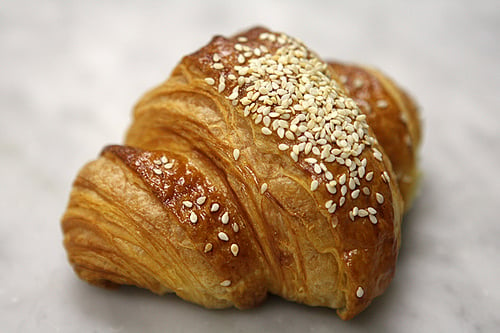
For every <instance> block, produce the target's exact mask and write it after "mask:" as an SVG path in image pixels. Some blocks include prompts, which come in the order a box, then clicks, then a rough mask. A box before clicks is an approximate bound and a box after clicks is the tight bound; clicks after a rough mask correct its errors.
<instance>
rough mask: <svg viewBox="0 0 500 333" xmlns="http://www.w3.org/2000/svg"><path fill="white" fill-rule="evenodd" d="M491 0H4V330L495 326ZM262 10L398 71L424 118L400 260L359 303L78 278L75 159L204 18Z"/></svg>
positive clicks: (225, 18) (257, 16) (111, 135)
mask: <svg viewBox="0 0 500 333" xmlns="http://www.w3.org/2000/svg"><path fill="white" fill-rule="evenodd" d="M499 8H500V7H499V6H498V2H497V1H479V0H478V1H412V2H403V1H401V2H395V1H394V2H391V1H378V2H375V1H368V0H367V1H343V2H335V1H314V0H309V1H303V2H299V1H289V2H285V1H275V2H268V1H260V0H254V1H249V2H245V3H243V2H241V3H240V2H236V1H235V2H231V1H211V2H208V1H207V2H200V3H197V2H189V1H182V2H181V1H140V2H139V1H136V2H133V1H62V0H61V1H2V4H1V5H0V50H1V51H0V64H1V65H0V161H1V163H0V195H1V200H0V210H1V212H2V214H1V219H2V223H1V224H0V331H2V332H138V331H151V332H154V331H157V332H160V331H161V332H197V331H203V332H262V331H265V332H284V331H286V332H366V331H369V332H493V331H497V330H498V328H499V327H500V314H499V313H500V312H499V310H500V287H499V283H498V281H499V278H500V260H499V259H498V258H499V255H498V254H499V252H500V241H499V239H500V237H499V236H500V223H499V218H498V211H499V204H500V200H499V197H500V195H499V194H500V180H499V179H500V178H499V177H498V174H497V172H498V170H499V164H500V134H499V133H500V132H499V131H500V127H499V124H500V112H499V107H500V100H499V96H500V94H499V93H498V91H499V89H500V82H499V81H500V77H499V73H498V70H499V65H500V52H499V51H500V49H499V47H500V44H499V42H498V37H499V33H500V10H499ZM255 24H262V25H266V26H268V27H270V28H272V29H274V30H278V31H285V32H288V33H289V34H291V35H294V36H297V37H299V38H301V39H302V40H304V41H305V42H306V43H307V44H308V45H309V46H310V47H311V48H313V49H314V50H316V51H317V52H318V53H319V54H321V55H322V56H323V57H336V58H338V59H343V60H346V59H347V60H352V61H356V62H364V63H368V64H374V65H376V66H377V67H379V68H382V69H383V70H384V71H385V72H386V73H389V74H390V75H391V76H393V77H395V78H397V80H398V81H399V82H400V83H402V84H403V85H404V86H405V87H406V88H407V89H408V90H409V91H410V92H411V93H412V94H413V95H414V96H416V97H417V99H418V101H419V104H420V105H421V108H422V114H423V118H424V121H425V133H424V144H423V147H422V152H421V156H422V157H421V160H422V161H421V162H422V163H421V164H422V169H423V172H424V178H423V183H422V188H421V196H420V197H419V198H418V200H417V202H416V204H415V206H414V208H413V210H412V211H411V212H410V213H409V214H408V215H407V216H406V218H405V221H404V226H403V243H402V248H401V254H400V257H399V262H398V268H397V274H396V277H395V279H394V281H393V283H392V285H391V286H390V288H389V289H388V290H387V292H386V293H385V294H384V295H383V296H382V297H379V298H377V299H376V300H375V301H374V302H373V304H372V306H371V307H369V308H368V309H367V310H366V311H365V312H363V313H362V314H361V315H359V316H358V317H357V318H356V319H354V320H352V321H349V322H343V321H341V320H339V319H338V318H337V317H336V315H335V314H334V312H333V311H332V310H328V309H324V308H311V307H306V306H302V305H297V304H293V303H289V302H286V301H283V300H280V299H278V298H276V297H270V299H269V301H268V302H266V303H265V304H264V305H263V306H262V307H260V308H257V309H254V310H249V311H237V310H234V309H229V310H223V311H209V310H205V309H202V308H200V307H198V306H196V305H193V304H189V303H186V302H184V301H182V300H180V299H178V298H177V297H175V296H172V295H170V296H165V297H158V296H154V295H152V294H150V293H148V292H146V291H142V290H138V289H136V288H130V287H128V288H123V289H121V290H119V291H113V292H112V291H106V290H101V289H98V288H95V287H91V286H89V285H87V284H85V283H83V282H81V281H80V280H78V279H77V278H76V276H75V275H74V274H73V272H72V270H71V268H70V266H69V265H68V263H67V261H66V255H65V253H64V250H63V247H62V234H61V230H60V226H59V220H60V217H61V215H62V213H63V211H64V209H65V205H66V203H67V198H68V193H69V189H70V185H71V182H72V180H73V177H74V176H75V174H76V172H77V170H78V169H79V168H80V166H82V165H83V163H85V162H86V161H88V160H90V159H93V158H94V157H95V156H96V155H97V154H98V152H99V151H100V149H101V147H103V146H104V145H105V144H108V143H117V142H120V141H121V140H122V137H123V133H124V131H125V129H126V127H127V126H128V124H129V122H130V114H131V108H132V106H133V104H134V103H135V101H136V100H137V99H138V97H139V96H140V95H141V94H142V93H143V92H144V91H145V90H146V89H148V88H150V87H151V86H153V85H155V84H156V83H158V82H160V81H162V80H163V79H164V78H166V76H167V75H168V74H169V72H170V70H171V69H172V68H173V66H174V65H175V64H176V62H177V61H178V60H179V59H180V57H181V56H182V55H184V54H186V53H188V52H191V51H194V50H196V49H197V48H198V47H200V46H201V45H204V44H205V43H206V42H208V40H209V39H210V38H211V36H212V35H214V34H226V35H229V34H232V33H234V32H236V31H239V30H241V29H243V28H246V27H249V26H252V25H255Z"/></svg>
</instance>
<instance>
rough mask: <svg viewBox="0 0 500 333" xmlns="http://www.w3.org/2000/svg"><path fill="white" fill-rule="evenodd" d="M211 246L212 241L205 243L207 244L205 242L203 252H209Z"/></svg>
mask: <svg viewBox="0 0 500 333" xmlns="http://www.w3.org/2000/svg"><path fill="white" fill-rule="evenodd" d="M212 248H213V245H212V243H207V244H205V248H204V249H203V252H205V253H207V252H210V251H212Z"/></svg>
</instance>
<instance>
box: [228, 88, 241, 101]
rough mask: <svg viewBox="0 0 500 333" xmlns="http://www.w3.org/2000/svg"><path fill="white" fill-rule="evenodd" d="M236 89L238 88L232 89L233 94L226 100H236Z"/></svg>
mask: <svg viewBox="0 0 500 333" xmlns="http://www.w3.org/2000/svg"><path fill="white" fill-rule="evenodd" d="M238 89H239V87H238V86H236V87H234V88H233V92H232V93H231V95H229V96H228V97H227V98H228V99H229V100H234V99H236V98H238Z"/></svg>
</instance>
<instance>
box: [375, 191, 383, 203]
mask: <svg viewBox="0 0 500 333" xmlns="http://www.w3.org/2000/svg"><path fill="white" fill-rule="evenodd" d="M375 198H377V202H378V203H379V204H383V203H384V196H383V195H382V194H380V193H378V192H377V193H375Z"/></svg>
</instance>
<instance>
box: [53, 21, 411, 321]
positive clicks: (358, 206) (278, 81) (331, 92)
mask: <svg viewBox="0 0 500 333" xmlns="http://www.w3.org/2000/svg"><path fill="white" fill-rule="evenodd" d="M290 50H292V51H290ZM280 57H281V58H280ZM287 57H288V58H287ZM279 64H281V65H279ZM274 65H276V66H274ZM259 72H260V74H259ZM252 73H253V74H252ZM259 75H260V76H259ZM304 78H305V79H307V81H305V82H304ZM370 79H372V78H370ZM269 82H271V83H269ZM346 82H347V81H346ZM346 82H344V83H345V84H346V85H347V83H346ZM268 83H269V84H268ZM256 84H258V85H259V86H256ZM342 85H343V84H342V83H341V82H340V80H339V77H338V76H337V74H336V73H335V72H334V71H332V68H331V66H328V65H327V64H326V63H324V62H322V61H321V60H320V59H319V58H318V57H317V56H316V55H315V54H314V53H312V52H311V51H310V50H308V49H307V48H305V46H303V44H302V43H300V42H298V41H296V40H294V39H293V38H291V37H288V36H286V35H283V34H275V33H271V32H269V31H267V30H265V29H262V28H256V29H252V30H250V31H248V32H245V33H243V34H240V35H237V36H235V37H233V38H230V39H226V38H223V37H216V38H214V39H213V40H212V42H211V43H210V44H208V45H207V46H206V47H204V48H202V49H201V50H200V51H198V52H196V53H194V54H192V55H189V56H187V57H185V58H184V59H183V60H182V61H181V62H180V64H179V65H178V66H177V67H176V69H175V70H174V71H173V73H172V76H171V77H170V78H169V79H168V80H167V81H166V82H165V83H163V84H162V85H160V86H159V87H157V88H155V89H153V90H152V91H150V92H149V93H147V94H146V95H145V96H144V97H143V98H142V99H141V100H140V101H139V103H138V104H137V106H136V109H135V112H134V121H133V123H132V126H131V127H130V129H129V131H128V133H127V137H126V142H125V144H126V145H127V146H110V147H107V148H106V149H105V150H104V151H103V154H102V155H101V157H100V158H99V159H98V160H96V161H94V162H91V163H89V164H88V165H87V166H85V167H84V168H83V169H82V171H81V172H80V174H79V176H78V177H77V180H76V181H75V186H74V189H73V192H72V196H71V198H70V203H69V206H68V211H67V212H66V214H65V216H64V218H63V229H64V232H65V245H66V248H67V250H68V253H69V258H70V261H71V262H72V264H73V265H74V267H75V270H76V271H77V273H78V274H79V275H80V277H82V278H83V279H85V280H88V281H89V282H91V283H94V284H98V285H108V284H109V283H110V282H111V283H112V284H134V285H138V286H141V287H145V288H148V289H150V290H152V291H154V292H157V293H160V294H161V293H164V292H176V293H177V294H178V295H179V296H181V297H183V298H185V299H187V300H190V301H193V302H196V303H199V304H202V305H204V306H206V307H213V308H217V307H226V306H236V307H239V308H248V307H252V306H255V305H256V304H258V303H259V302H261V301H262V300H263V299H264V298H265V295H266V293H267V292H271V293H274V294H277V295H281V296H282V297H284V298H286V299H290V300H294V301H297V302H301V303H305V304H309V305H320V306H329V307H333V308H337V309H338V313H339V315H340V316H341V318H343V319H348V318H352V317H353V316H354V315H356V314H357V313H359V312H360V311H362V310H363V309H364V308H365V307H366V306H367V305H368V304H369V303H370V302H371V300H372V299H373V298H374V297H376V296H378V295H380V294H381V293H382V292H383V291H384V290H385V289H386V288H387V286H388V284H389V282H390V280H391V278H392V276H393V274H394V269H395V262H396V259H397V253H398V249H399V237H400V222H401V216H402V213H403V200H402V198H401V194H400V190H399V186H398V184H397V181H398V180H399V179H398V178H397V177H396V174H395V173H394V170H396V173H397V169H396V168H397V167H398V165H404V163H399V164H396V163H394V170H393V165H392V164H391V161H390V157H389V156H388V154H387V155H386V152H385V151H386V150H387V151H390V150H391V149H392V147H388V146H386V145H385V143H383V144H382V145H380V144H379V143H378V142H377V136H376V135H375V134H374V133H373V130H372V129H371V128H370V121H369V119H367V116H366V114H364V113H363V112H362V111H361V110H360V109H359V108H358V107H357V105H356V103H354V100H352V99H351V98H350V97H349V96H348V95H347V94H346V92H345V91H344V90H343V88H342ZM280 89H281V90H280ZM396 91H397V90H396ZM257 92H258V94H256V93H257ZM311 96H313V97H314V98H312V97H311ZM368 97H369V96H368ZM377 100H379V98H378V99H377ZM365 101H366V103H373V101H372V100H371V99H370V98H365ZM380 105H382V104H381V103H380V102H379V106H380ZM300 114H302V115H303V116H300ZM382 117H383V116H382ZM391 117H392V116H391ZM399 117H400V116H399V115H398V120H399V119H400V118H399ZM388 121H391V120H388ZM409 121H412V120H411V119H410V120H409ZM306 132H307V133H306ZM405 135H406V134H405ZM411 135H413V134H411ZM412 138H413V137H412ZM379 141H380V140H379ZM381 143H382V142H381ZM389 144H390V145H393V146H394V145H395V146H398V145H399V146H400V145H402V143H401V142H389ZM110 173H111V174H110ZM95 207H98V208H95ZM87 211H91V212H92V213H88V212H87ZM117 239H122V240H123V239H126V240H127V244H133V246H132V245H130V246H129V247H123V246H122V244H123V243H124V241H117ZM99 249H105V251H100V250H99ZM132 249H133V250H132ZM96 253H98V257H99V260H93V259H92V256H95V254H96Z"/></svg>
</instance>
